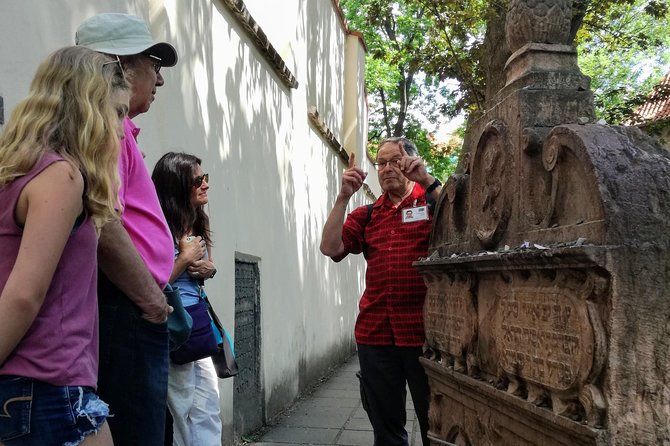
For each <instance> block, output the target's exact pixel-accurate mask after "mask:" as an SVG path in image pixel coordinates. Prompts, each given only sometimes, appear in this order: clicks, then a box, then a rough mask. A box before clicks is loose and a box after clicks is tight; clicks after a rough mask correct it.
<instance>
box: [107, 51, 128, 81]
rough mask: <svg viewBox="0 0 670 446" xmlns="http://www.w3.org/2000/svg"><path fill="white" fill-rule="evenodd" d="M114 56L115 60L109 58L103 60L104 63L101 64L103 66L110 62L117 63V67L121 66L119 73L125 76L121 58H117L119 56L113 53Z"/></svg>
mask: <svg viewBox="0 0 670 446" xmlns="http://www.w3.org/2000/svg"><path fill="white" fill-rule="evenodd" d="M114 57H116V60H110V61H109V62H105V63H103V64H102V66H103V67H104V66H105V65H109V64H110V63H118V64H119V68H121V74H122V75H123V77H124V78H125V77H126V73H125V72H124V71H123V64H122V63H121V59H119V56H117V55H114Z"/></svg>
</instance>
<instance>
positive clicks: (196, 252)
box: [179, 235, 205, 265]
mask: <svg viewBox="0 0 670 446" xmlns="http://www.w3.org/2000/svg"><path fill="white" fill-rule="evenodd" d="M179 255H180V256H182V257H183V258H184V260H185V261H186V263H187V264H189V265H190V264H192V263H193V262H195V261H197V260H200V259H202V257H203V256H204V255H205V241H204V240H203V239H202V237H200V236H198V237H193V236H188V235H185V236H183V237H182V238H181V239H179Z"/></svg>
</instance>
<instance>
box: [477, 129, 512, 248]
mask: <svg viewBox="0 0 670 446" xmlns="http://www.w3.org/2000/svg"><path fill="white" fill-rule="evenodd" d="M511 149H512V144H511V143H510V141H509V137H508V134H507V126H506V125H505V123H504V122H502V121H499V120H495V121H491V122H490V123H488V124H487V125H486V128H485V129H484V132H483V133H482V136H481V137H480V139H479V143H478V144H477V150H476V152H475V156H474V158H473V161H472V165H471V166H470V171H471V172H472V177H471V189H470V202H471V205H470V216H469V218H470V221H472V222H473V223H474V227H473V228H472V229H473V230H474V231H475V235H476V237H477V238H478V239H479V241H480V243H481V246H482V247H483V248H486V249H491V248H494V247H495V246H496V245H497V244H498V242H499V241H500V239H501V238H502V237H503V235H504V233H505V230H506V229H507V222H508V221H509V217H510V212H511V209H512V201H511V196H510V189H509V188H508V187H505V185H506V184H508V183H509V182H511V180H512V178H511V176H512V172H513V171H514V167H513V166H514V163H513V159H512V156H511Z"/></svg>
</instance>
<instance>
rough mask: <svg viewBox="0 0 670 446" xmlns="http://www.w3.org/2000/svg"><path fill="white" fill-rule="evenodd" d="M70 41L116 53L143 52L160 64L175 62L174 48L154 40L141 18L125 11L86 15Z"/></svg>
mask: <svg viewBox="0 0 670 446" xmlns="http://www.w3.org/2000/svg"><path fill="white" fill-rule="evenodd" d="M74 42H75V44H76V45H81V46H84V47H86V48H90V49H92V50H94V51H98V52H99V53H105V54H112V55H116V56H130V55H133V54H140V53H147V54H150V55H152V56H156V57H158V58H160V59H161V65H162V66H164V67H173V66H174V65H175V64H176V63H177V51H176V50H175V49H174V47H173V46H172V45H170V44H169V43H166V42H154V39H153V37H151V32H150V31H149V27H147V24H146V23H145V21H144V20H142V19H141V18H139V17H136V16H133V15H129V14H120V13H104V14H97V15H94V16H93V17H90V18H88V19H87V20H85V21H84V22H83V23H82V24H81V25H79V28H78V29H77V32H76V33H75V36H74Z"/></svg>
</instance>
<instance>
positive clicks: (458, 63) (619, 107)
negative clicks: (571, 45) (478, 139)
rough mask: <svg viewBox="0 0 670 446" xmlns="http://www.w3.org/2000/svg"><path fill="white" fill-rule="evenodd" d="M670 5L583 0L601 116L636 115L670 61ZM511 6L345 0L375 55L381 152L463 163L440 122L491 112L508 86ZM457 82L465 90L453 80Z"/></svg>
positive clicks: (376, 134)
mask: <svg viewBox="0 0 670 446" xmlns="http://www.w3.org/2000/svg"><path fill="white" fill-rule="evenodd" d="M668 1H669V0H600V1H598V2H588V1H587V0H575V11H576V16H575V26H574V30H575V31H576V30H577V25H579V24H581V25H582V27H581V28H580V29H579V32H577V33H576V38H575V44H576V45H577V49H578V54H579V62H580V65H581V67H582V70H583V71H584V73H585V74H586V75H588V76H590V77H591V78H592V85H593V90H594V95H595V105H596V109H597V114H598V116H599V117H603V118H604V119H606V120H607V121H608V122H609V123H612V124H618V123H621V122H622V121H623V120H625V119H626V118H627V117H628V116H630V115H631V114H632V111H633V110H634V107H635V106H636V105H637V104H639V103H641V101H642V100H643V98H644V97H646V95H647V94H648V93H649V91H650V89H651V87H652V86H653V84H654V83H655V82H656V81H657V80H658V79H659V78H660V75H661V74H662V71H663V69H664V68H665V67H667V64H668V62H670V50H669V48H670V32H669V31H670V25H669V24H670V14H669V13H668V4H667V2H668ZM507 3H508V0H441V1H435V0H342V2H341V5H342V7H343V9H344V11H345V14H346V16H347V20H348V21H349V24H350V27H351V28H353V29H356V30H359V31H361V32H362V33H363V35H364V37H365V41H366V44H367V46H368V49H369V53H368V56H367V64H368V65H367V69H366V83H367V88H368V92H369V102H370V104H371V114H370V135H369V139H370V141H371V143H373V144H374V143H375V142H376V141H378V140H379V139H380V138H383V137H386V136H401V135H406V136H408V137H410V138H413V139H416V141H417V145H418V147H419V150H420V152H421V154H422V156H423V157H424V158H425V159H426V161H427V163H428V165H429V167H430V169H431V170H432V172H433V174H434V175H436V176H438V177H442V178H443V177H444V176H445V175H447V174H449V173H451V171H452V170H453V167H454V164H453V163H451V162H449V161H446V162H445V160H444V158H447V159H448V160H451V159H453V158H454V156H453V152H452V151H450V152H449V153H447V154H446V155H445V153H444V152H443V150H441V148H440V147H439V146H438V145H436V144H435V142H434V141H432V140H431V133H432V131H433V130H434V126H435V125H436V124H437V123H438V122H439V120H440V118H445V117H446V118H450V117H454V116H457V115H459V114H465V115H466V116H468V117H470V118H474V117H476V116H477V115H478V114H480V113H482V112H483V111H484V110H485V109H486V108H487V107H488V105H490V104H489V103H488V101H490V100H491V99H492V98H493V95H494V94H495V93H496V92H497V91H498V89H499V88H500V87H501V86H502V85H503V83H504V78H503V70H502V67H503V66H504V63H505V61H506V59H507V57H509V52H508V50H507V49H506V45H504V44H501V42H504V40H505V39H504V23H505V12H506V8H507ZM448 80H455V81H456V83H457V87H456V88H450V87H448V86H447V84H446V81H448Z"/></svg>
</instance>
